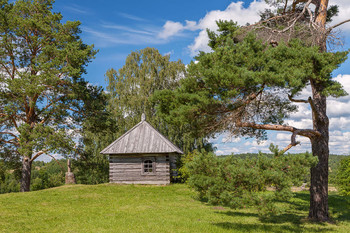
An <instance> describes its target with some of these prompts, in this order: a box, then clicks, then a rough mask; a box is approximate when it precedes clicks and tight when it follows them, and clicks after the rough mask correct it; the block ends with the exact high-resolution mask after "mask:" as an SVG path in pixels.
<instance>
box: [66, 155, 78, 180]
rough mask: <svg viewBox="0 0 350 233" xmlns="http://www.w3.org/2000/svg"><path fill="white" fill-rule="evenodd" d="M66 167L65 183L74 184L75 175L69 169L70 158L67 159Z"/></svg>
mask: <svg viewBox="0 0 350 233" xmlns="http://www.w3.org/2000/svg"><path fill="white" fill-rule="evenodd" d="M67 167H68V171H67V172H66V184H76V182H75V176H74V173H73V172H72V169H71V161H70V159H68V160H67Z"/></svg>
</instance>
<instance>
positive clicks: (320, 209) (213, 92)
mask: <svg viewBox="0 0 350 233" xmlns="http://www.w3.org/2000/svg"><path fill="white" fill-rule="evenodd" d="M268 2H270V3H274V4H277V5H278V3H284V4H288V1H277V0H276V1H273V0H271V1H268ZM292 2H296V1H290V2H289V3H292ZM298 3H301V4H302V5H301V8H300V7H299V8H297V10H295V12H294V11H292V7H290V6H289V7H287V8H284V9H290V10H289V11H288V12H286V11H285V10H278V11H277V12H275V13H273V12H271V11H270V13H271V14H269V15H268V17H267V18H266V15H267V14H266V12H265V14H264V17H263V19H262V20H261V21H260V22H258V23H256V24H254V25H249V26H245V27H239V26H237V25H236V24H235V23H233V22H226V21H219V22H218V27H219V29H218V32H219V33H215V32H211V31H208V35H209V38H210V41H209V46H210V47H211V48H212V50H213V52H210V53H203V52H202V53H200V54H199V56H198V57H197V58H196V59H197V61H198V63H194V62H192V63H191V64H190V65H189V67H188V75H187V78H186V79H183V80H181V85H180V86H181V87H180V88H179V89H177V90H176V91H175V92H169V91H163V92H162V93H159V94H157V96H158V99H159V100H160V102H159V106H158V109H159V110H160V111H161V112H162V113H163V114H165V115H170V116H171V117H172V118H174V119H179V120H180V119H181V120H182V121H183V120H187V121H188V123H190V124H191V121H192V122H194V124H196V125H198V126H200V128H201V129H202V131H203V134H204V135H208V134H213V133H218V132H229V133H231V134H233V135H236V136H250V137H256V138H258V139H265V138H266V130H276V131H286V132H290V133H291V143H290V144H289V145H288V146H287V147H286V148H285V149H284V151H287V150H288V149H290V148H291V147H293V146H295V145H297V144H298V142H297V141H296V136H297V135H300V136H304V137H307V138H309V139H310V141H311V145H312V153H313V155H314V156H317V157H318V160H319V162H318V164H317V165H316V166H314V167H313V168H311V187H310V210H309V218H310V219H312V220H316V221H328V220H329V213H328V158H329V146H328V142H329V120H328V117H327V113H326V100H327V97H328V96H333V97H340V96H343V95H346V94H347V93H346V92H345V91H344V90H343V89H342V87H341V85H340V84H339V83H338V82H336V81H335V80H333V79H332V76H331V73H332V71H333V70H335V69H336V68H337V67H339V65H340V64H341V63H343V62H344V61H345V59H346V58H347V54H348V51H345V52H334V53H331V52H327V48H326V42H327V37H328V36H329V34H330V33H331V30H332V29H333V28H335V27H337V26H339V25H341V24H342V23H345V22H346V21H344V22H342V23H339V24H337V25H334V26H332V27H329V28H326V27H325V25H326V22H327V7H328V0H318V1H312V0H309V1H307V2H305V1H299V2H298ZM311 3H313V4H315V5H316V8H315V11H314V12H312V11H311V9H310V7H309V5H310V4H311ZM333 10H334V8H333ZM334 13H335V12H334V11H333V13H332V14H334ZM328 21H329V20H328ZM307 86H310V87H311V89H312V95H311V96H310V97H309V98H307V99H297V98H296V97H297V96H298V95H299V94H300V93H301V91H302V90H303V89H304V88H305V87H307ZM169 100H170V101H169ZM293 103H305V104H308V105H309V107H310V108H311V110H312V121H313V128H312V129H298V128H296V127H293V126H289V125H286V124H284V121H283V120H284V119H285V118H288V116H289V115H290V114H291V113H292V112H294V111H296V110H297V107H296V106H295V105H294V104H293ZM169 106H171V107H169ZM179 116H181V118H180V117H179Z"/></svg>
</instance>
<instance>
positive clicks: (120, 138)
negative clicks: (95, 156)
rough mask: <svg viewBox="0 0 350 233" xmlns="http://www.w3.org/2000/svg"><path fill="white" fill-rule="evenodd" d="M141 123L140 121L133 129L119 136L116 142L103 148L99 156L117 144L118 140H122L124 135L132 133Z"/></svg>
mask: <svg viewBox="0 0 350 233" xmlns="http://www.w3.org/2000/svg"><path fill="white" fill-rule="evenodd" d="M142 122H143V121H140V122H139V123H137V124H136V125H135V126H134V127H132V128H131V129H129V130H128V131H126V132H125V133H124V134H123V135H122V136H120V137H119V138H117V140H115V141H113V142H112V143H111V144H110V145H109V146H107V147H106V148H104V149H103V150H102V151H101V152H100V154H102V153H103V152H104V151H105V150H108V149H109V148H111V147H112V146H113V145H114V144H115V143H117V142H119V141H120V140H122V139H123V138H124V137H125V136H126V135H128V134H129V133H130V132H131V131H133V130H134V129H135V128H136V127H138V126H139V125H140V124H141V123H142Z"/></svg>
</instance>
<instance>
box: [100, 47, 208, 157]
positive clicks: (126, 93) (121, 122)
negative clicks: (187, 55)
mask: <svg viewBox="0 0 350 233" xmlns="http://www.w3.org/2000/svg"><path fill="white" fill-rule="evenodd" d="M184 73H185V66H184V64H183V63H182V62H181V61H180V60H178V61H170V56H168V55H166V56H163V55H161V54H160V53H159V51H158V50H157V49H154V48H145V49H142V50H139V51H135V52H132V53H131V54H129V55H128V57H127V58H126V61H125V65H124V66H123V67H122V68H121V69H119V70H118V71H116V70H114V69H109V70H108V71H107V72H106V78H107V82H108V86H107V91H108V92H109V93H110V95H111V98H110V103H109V109H110V110H111V112H112V115H113V116H114V117H115V119H116V121H117V122H116V124H117V126H118V128H117V130H116V134H117V137H119V136H121V135H122V134H124V133H125V132H126V131H127V130H129V129H131V128H132V127H133V126H134V125H136V124H137V123H138V122H139V121H140V119H141V114H142V113H145V115H146V118H147V121H148V122H150V123H151V124H152V125H154V126H155V127H156V128H157V129H158V130H159V131H160V132H161V133H162V134H164V135H166V136H167V137H168V138H169V139H170V140H171V141H172V142H174V143H175V144H177V145H178V146H179V147H180V148H182V149H183V150H184V152H188V151H191V150H193V149H194V148H203V147H210V146H209V144H208V143H207V141H206V139H205V138H198V137H193V136H192V135H190V134H188V133H187V132H188V128H189V127H190V126H189V125H185V124H181V123H180V124H176V125H175V124H173V122H171V121H166V119H165V118H164V116H162V115H158V114H156V109H155V105H156V103H155V102H154V99H153V95H154V93H155V92H156V91H158V90H168V91H170V92H171V91H172V90H174V89H176V88H177V87H178V86H179V81H180V80H181V79H182V78H183V76H184Z"/></svg>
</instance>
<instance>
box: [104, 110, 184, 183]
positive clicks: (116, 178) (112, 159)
mask: <svg viewBox="0 0 350 233" xmlns="http://www.w3.org/2000/svg"><path fill="white" fill-rule="evenodd" d="M101 154H106V155H109V182H110V183H123V184H158V185H165V184H169V183H170V181H171V179H172V177H173V176H174V175H176V172H175V171H174V169H175V168H176V158H177V156H178V155H180V154H183V152H182V151H181V150H180V149H179V148H178V147H177V146H175V145H174V144H173V143H172V142H170V141H169V140H168V139H167V138H166V137H165V136H163V135H162V134H161V133H159V132H158V131H157V130H156V129H155V128H154V127H153V126H152V125H151V124H149V123H148V122H147V121H146V118H145V115H144V114H142V117H141V122H139V123H138V124H137V125H135V126H134V127H133V128H132V129H130V130H129V131H128V132H126V133H125V134H124V135H122V136H121V137H120V138H118V139H117V140H115V141H114V142H113V143H112V144H110V145H109V146H108V147H106V148H105V149H104V150H102V151H101Z"/></svg>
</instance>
